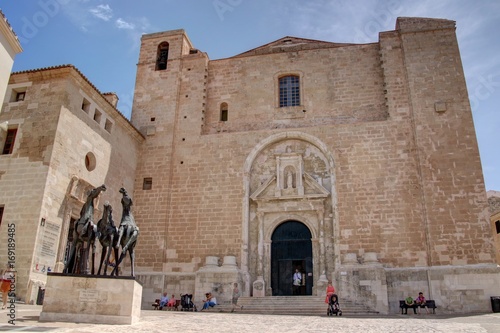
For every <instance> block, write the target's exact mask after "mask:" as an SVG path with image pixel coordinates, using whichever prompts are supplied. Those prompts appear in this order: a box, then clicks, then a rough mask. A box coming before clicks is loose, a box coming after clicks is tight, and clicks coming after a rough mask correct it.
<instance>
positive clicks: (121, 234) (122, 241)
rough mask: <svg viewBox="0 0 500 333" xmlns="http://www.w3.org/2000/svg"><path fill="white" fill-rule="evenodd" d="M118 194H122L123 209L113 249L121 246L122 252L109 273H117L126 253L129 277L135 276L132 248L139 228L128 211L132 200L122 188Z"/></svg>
mask: <svg viewBox="0 0 500 333" xmlns="http://www.w3.org/2000/svg"><path fill="white" fill-rule="evenodd" d="M120 193H121V194H122V200H121V202H122V207H123V213H122V219H121V222H120V226H119V228H118V241H117V244H116V245H115V247H118V246H120V245H121V247H122V252H121V255H120V259H119V260H118V261H117V262H116V266H115V268H114V269H113V271H112V272H111V275H113V274H114V273H115V271H116V273H117V272H118V266H119V265H120V263H121V262H122V260H123V258H124V257H125V255H126V254H127V251H128V253H129V255H130V266H131V275H132V276H135V274H134V259H135V254H134V248H135V244H136V241H137V236H138V235H139V228H138V227H137V225H136V224H135V220H134V216H133V215H132V212H131V211H130V208H131V206H132V198H130V196H129V195H128V193H127V190H125V189H124V188H123V187H122V188H121V189H120Z"/></svg>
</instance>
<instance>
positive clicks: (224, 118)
mask: <svg viewBox="0 0 500 333" xmlns="http://www.w3.org/2000/svg"><path fill="white" fill-rule="evenodd" d="M220 121H227V110H221V111H220Z"/></svg>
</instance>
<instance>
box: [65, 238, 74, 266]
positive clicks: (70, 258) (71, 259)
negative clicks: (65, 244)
mask: <svg viewBox="0 0 500 333" xmlns="http://www.w3.org/2000/svg"><path fill="white" fill-rule="evenodd" d="M75 243H76V242H75V240H73V242H72V243H71V245H70V246H69V256H68V259H67V261H66V266H65V267H64V270H63V273H65V274H72V273H73V267H74V265H75V254H76V251H75V247H76V244H75Z"/></svg>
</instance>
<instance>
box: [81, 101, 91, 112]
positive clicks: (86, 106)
mask: <svg viewBox="0 0 500 333" xmlns="http://www.w3.org/2000/svg"><path fill="white" fill-rule="evenodd" d="M82 110H83V111H85V112H87V113H89V111H90V102H89V101H87V100H86V99H85V98H84V99H83V102H82Z"/></svg>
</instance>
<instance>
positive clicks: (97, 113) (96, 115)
mask: <svg viewBox="0 0 500 333" xmlns="http://www.w3.org/2000/svg"><path fill="white" fill-rule="evenodd" d="M101 116H102V113H101V112H100V111H99V110H95V113H94V120H95V122H96V123H99V124H100V123H101Z"/></svg>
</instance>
